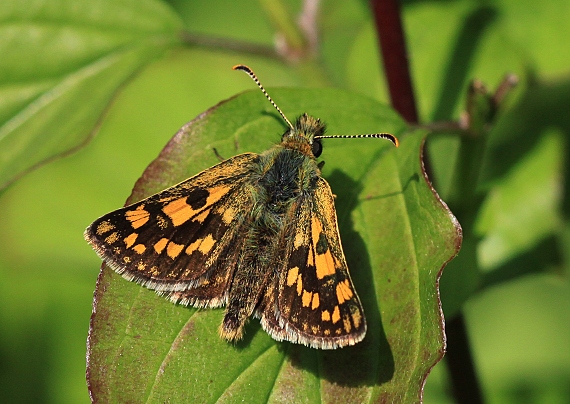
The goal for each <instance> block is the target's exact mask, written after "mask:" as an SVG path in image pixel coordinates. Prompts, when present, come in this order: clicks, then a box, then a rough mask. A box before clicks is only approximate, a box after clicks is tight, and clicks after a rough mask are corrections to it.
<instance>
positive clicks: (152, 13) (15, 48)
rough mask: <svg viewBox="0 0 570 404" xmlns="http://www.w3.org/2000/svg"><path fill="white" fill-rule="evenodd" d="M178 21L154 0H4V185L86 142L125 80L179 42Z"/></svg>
mask: <svg viewBox="0 0 570 404" xmlns="http://www.w3.org/2000/svg"><path fill="white" fill-rule="evenodd" d="M180 28H181V23H180V21H179V19H178V17H177V16H176V15H175V14H174V13H173V12H172V10H170V9H169V8H168V7H166V6H165V5H164V4H163V3H161V2H159V1H155V0H142V1H138V0H120V1H114V0H99V1H93V2H88V1H84V2H77V1H73V0H57V1H53V0H49V1H48V0H44V1H42V0H38V1H33V2H21V1H11V0H7V1H6V2H4V5H3V6H2V7H1V8H0V54H1V55H2V58H1V59H0V189H2V188H4V187H6V186H7V185H8V184H9V183H10V182H11V181H13V180H14V179H15V178H17V177H18V176H20V175H21V174H22V173H24V172H26V171H28V170H30V169H31V168H33V167H35V166H37V165H38V164H40V163H42V162H44V161H46V160H48V159H50V158H53V157H54V156H57V155H60V154H62V153H65V152H67V151H69V150H71V149H73V148H75V147H77V146H79V145H81V144H82V143H83V142H84V141H85V140H86V139H87V138H88V135H89V134H90V133H91V132H92V131H93V128H94V127H95V126H96V124H97V122H98V120H99V119H100V117H101V114H102V113H103V111H104V110H105V108H107V106H108V105H109V103H110V101H111V100H112V98H113V96H114V95H115V93H116V92H117V89H118V88H119V86H120V85H121V84H123V83H124V82H125V80H127V79H128V78H129V77H131V76H132V75H133V74H134V73H135V72H136V71H137V70H138V69H140V68H141V66H144V65H145V64H147V63H148V62H149V61H150V60H152V59H154V58H155V57H156V56H158V55H160V54H161V53H162V52H163V51H164V50H165V49H168V48H170V47H171V46H172V45H173V44H176V43H178V42H179V40H178V38H177V36H176V34H177V32H178V31H179V30H180ZM62 116H65V119H62Z"/></svg>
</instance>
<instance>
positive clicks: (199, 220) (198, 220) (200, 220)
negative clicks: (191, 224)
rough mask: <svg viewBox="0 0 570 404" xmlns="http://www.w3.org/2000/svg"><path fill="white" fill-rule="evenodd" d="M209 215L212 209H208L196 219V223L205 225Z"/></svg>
mask: <svg viewBox="0 0 570 404" xmlns="http://www.w3.org/2000/svg"><path fill="white" fill-rule="evenodd" d="M209 214H210V209H206V210H205V211H203V212H202V213H200V214H199V215H197V216H196V217H194V221H197V222H200V223H204V220H206V218H207V217H208V215H209Z"/></svg>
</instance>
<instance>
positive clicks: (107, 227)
mask: <svg viewBox="0 0 570 404" xmlns="http://www.w3.org/2000/svg"><path fill="white" fill-rule="evenodd" d="M111 230H115V225H114V224H113V223H111V222H110V221H108V220H105V221H103V222H101V223H99V225H98V226H97V230H96V233H97V235H98V236H101V235H103V234H105V233H108V232H110V231H111Z"/></svg>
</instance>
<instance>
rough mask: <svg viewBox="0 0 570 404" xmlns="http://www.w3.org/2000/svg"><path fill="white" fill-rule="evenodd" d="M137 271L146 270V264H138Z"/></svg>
mask: <svg viewBox="0 0 570 404" xmlns="http://www.w3.org/2000/svg"><path fill="white" fill-rule="evenodd" d="M137 269H138V270H139V271H144V270H145V269H146V264H145V263H144V262H139V263H138V264H137Z"/></svg>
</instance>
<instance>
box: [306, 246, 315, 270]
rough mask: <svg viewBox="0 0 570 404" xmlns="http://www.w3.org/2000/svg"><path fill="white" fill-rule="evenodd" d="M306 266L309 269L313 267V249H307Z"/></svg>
mask: <svg viewBox="0 0 570 404" xmlns="http://www.w3.org/2000/svg"><path fill="white" fill-rule="evenodd" d="M307 265H308V266H310V267H314V266H315V257H314V256H313V248H312V247H311V248H309V255H308V256H307Z"/></svg>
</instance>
